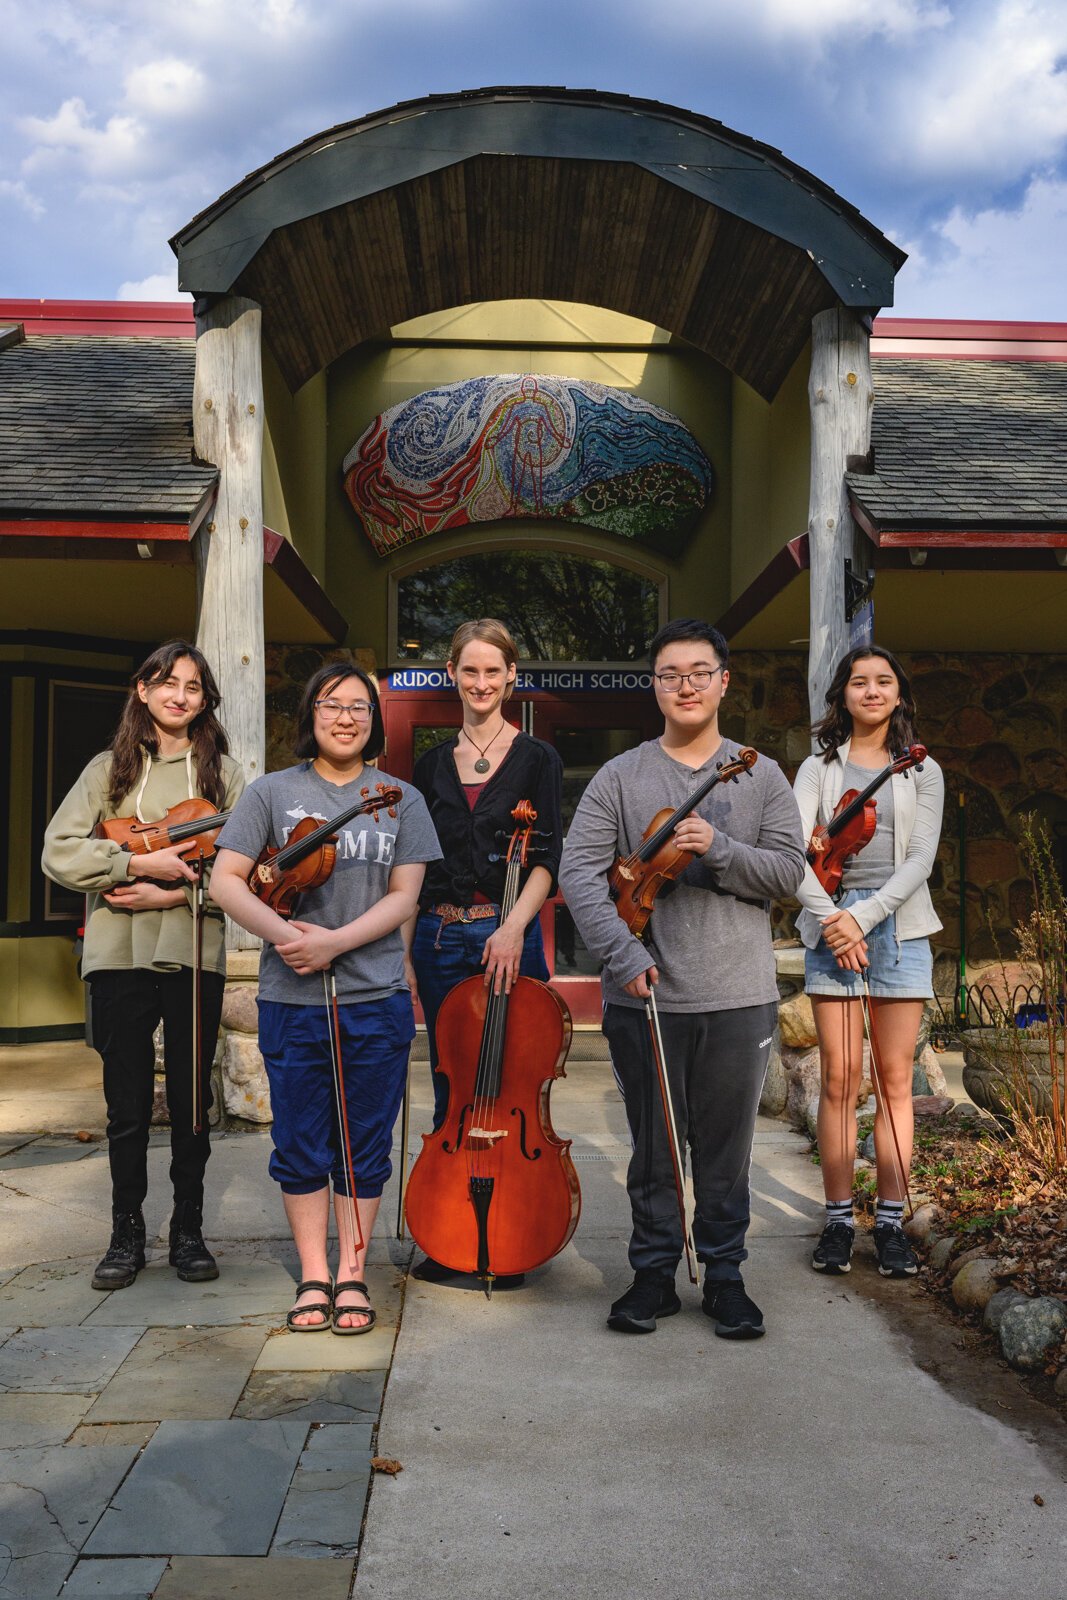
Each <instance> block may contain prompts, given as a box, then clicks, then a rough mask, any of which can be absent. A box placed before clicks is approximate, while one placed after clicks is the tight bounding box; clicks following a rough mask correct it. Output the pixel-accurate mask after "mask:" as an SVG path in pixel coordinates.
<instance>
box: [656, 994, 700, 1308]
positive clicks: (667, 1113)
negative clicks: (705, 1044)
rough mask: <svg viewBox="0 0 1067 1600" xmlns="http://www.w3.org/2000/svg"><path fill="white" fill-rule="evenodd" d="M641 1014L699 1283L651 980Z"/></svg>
mask: <svg viewBox="0 0 1067 1600" xmlns="http://www.w3.org/2000/svg"><path fill="white" fill-rule="evenodd" d="M645 1016H646V1017H647V1018H648V1033H649V1038H650V1040H651V1042H652V1059H653V1061H654V1062H655V1063H656V1076H657V1078H658V1079H659V1092H660V1099H661V1100H662V1102H663V1120H664V1122H665V1124H666V1127H667V1143H668V1145H669V1146H670V1152H671V1166H672V1167H673V1168H674V1192H675V1194H676V1196H677V1199H678V1217H679V1220H680V1221H681V1224H682V1239H683V1241H684V1243H685V1264H686V1266H687V1267H688V1269H689V1282H690V1283H695V1284H699V1282H700V1279H699V1277H698V1276H697V1270H696V1245H695V1244H694V1243H693V1231H692V1229H691V1227H690V1225H689V1217H688V1215H687V1213H686V1208H685V1174H684V1169H683V1165H682V1147H681V1143H680V1141H679V1139H678V1124H677V1122H676V1121H675V1118H674V1101H673V1100H672V1098H671V1086H670V1083H669V1082H668V1079H667V1060H666V1056H665V1054H664V1050H663V1034H662V1033H661V1031H660V1025H659V1011H658V1010H657V1008H656V991H655V989H654V988H653V986H652V984H649V986H648V999H647V1000H646V1001H645Z"/></svg>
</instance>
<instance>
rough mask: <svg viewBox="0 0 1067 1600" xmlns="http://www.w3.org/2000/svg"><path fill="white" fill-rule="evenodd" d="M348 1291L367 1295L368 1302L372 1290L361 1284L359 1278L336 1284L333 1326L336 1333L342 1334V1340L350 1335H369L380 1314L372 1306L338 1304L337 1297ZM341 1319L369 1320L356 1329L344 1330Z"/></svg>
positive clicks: (347, 1279) (334, 1288)
mask: <svg viewBox="0 0 1067 1600" xmlns="http://www.w3.org/2000/svg"><path fill="white" fill-rule="evenodd" d="M346 1289H354V1290H356V1291H357V1292H358V1293H359V1294H365V1295H366V1296H367V1299H368V1301H369V1300H370V1290H369V1289H368V1288H367V1285H366V1284H365V1283H362V1282H360V1280H359V1279H358V1278H345V1279H344V1280H343V1282H341V1283H335V1284H334V1286H333V1317H332V1324H331V1325H332V1327H333V1331H334V1333H336V1334H340V1335H341V1337H342V1338H344V1337H346V1336H347V1335H348V1334H350V1333H369V1332H370V1331H371V1329H372V1328H373V1327H374V1324H375V1323H376V1322H377V1320H378V1313H377V1312H376V1311H375V1310H374V1308H373V1306H370V1305H365V1306H339V1305H338V1304H337V1296H338V1295H339V1294H343V1293H344V1291H345V1290H346ZM339 1317H366V1319H367V1320H366V1322H361V1323H360V1324H359V1326H358V1327H355V1328H353V1327H348V1328H342V1327H341V1326H340V1324H339V1323H338V1318H339Z"/></svg>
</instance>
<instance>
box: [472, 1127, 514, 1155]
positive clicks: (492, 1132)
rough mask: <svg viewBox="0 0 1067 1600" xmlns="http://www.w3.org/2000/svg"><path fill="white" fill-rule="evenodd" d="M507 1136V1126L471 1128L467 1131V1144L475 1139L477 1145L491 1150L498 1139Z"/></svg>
mask: <svg viewBox="0 0 1067 1600" xmlns="http://www.w3.org/2000/svg"><path fill="white" fill-rule="evenodd" d="M507 1136H508V1130H507V1128H471V1129H470V1130H469V1131H468V1133H467V1144H468V1145H471V1144H473V1143H474V1142H475V1141H476V1140H477V1142H478V1144H479V1145H483V1146H487V1147H488V1148H489V1149H490V1150H491V1149H492V1148H493V1146H494V1145H495V1144H496V1142H497V1140H498V1139H506V1138H507Z"/></svg>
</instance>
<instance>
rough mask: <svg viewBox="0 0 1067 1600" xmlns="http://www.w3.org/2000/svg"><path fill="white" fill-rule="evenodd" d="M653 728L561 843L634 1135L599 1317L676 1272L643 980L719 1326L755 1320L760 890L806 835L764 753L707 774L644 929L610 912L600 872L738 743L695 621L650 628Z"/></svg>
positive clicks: (764, 1034) (724, 677)
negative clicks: (623, 1220) (675, 866)
mask: <svg viewBox="0 0 1067 1600" xmlns="http://www.w3.org/2000/svg"><path fill="white" fill-rule="evenodd" d="M649 656H650V659H651V663H652V672H653V676H654V679H655V692H656V699H657V701H658V703H659V707H660V710H661V711H662V712H663V718H664V731H663V735H662V737H661V738H659V739H655V740H651V741H649V742H648V743H646V744H642V745H639V746H638V747H637V748H636V749H635V750H629V751H627V752H626V753H625V754H624V755H621V756H617V757H616V758H615V759H614V760H613V761H609V762H608V763H607V765H606V766H604V767H602V768H601V770H600V771H599V772H598V773H597V774H596V776H595V777H594V778H593V780H592V782H591V783H590V784H589V787H588V788H587V789H586V791H585V793H584V794H583V796H582V799H581V801H580V803H579V805H578V809H577V811H576V813H575V816H574V821H573V822H572V824H571V828H570V832H569V833H568V835H567V841H566V844H565V846H564V851H563V862H562V866H561V869H560V887H561V889H562V890H563V893H564V895H565V896H566V899H567V904H568V906H569V908H570V911H571V914H572V916H573V917H574V920H575V922H576V924H577V925H578V928H579V930H580V932H581V934H582V937H583V939H584V940H585V942H586V945H587V946H588V948H589V949H590V950H591V951H592V952H593V953H594V955H596V956H597V957H599V959H600V960H601V961H602V962H603V974H602V980H601V981H602V988H603V995H604V1033H605V1035H606V1037H607V1040H608V1045H609V1048H610V1050H611V1059H612V1065H613V1067H614V1070H615V1075H616V1078H617V1079H618V1082H619V1086H620V1088H621V1090H622V1093H623V1097H624V1099H625V1102H626V1114H627V1118H628V1121H629V1124H630V1131H631V1134H632V1136H633V1141H634V1153H633V1157H632V1159H631V1162H630V1167H629V1171H628V1174H627V1190H628V1192H629V1196H630V1205H631V1210H632V1214H633V1232H632V1234H631V1239H630V1251H629V1255H630V1265H631V1267H632V1268H633V1270H634V1281H633V1283H632V1284H631V1286H630V1288H629V1289H628V1290H627V1291H626V1293H625V1294H623V1295H622V1296H621V1297H620V1298H619V1299H618V1300H616V1301H615V1303H614V1305H613V1306H612V1308H611V1314H610V1316H609V1317H608V1325H609V1327H612V1328H615V1329H617V1330H619V1331H620V1332H626V1333H652V1332H654V1330H655V1327H656V1318H657V1317H662V1316H671V1315H673V1313H674V1312H676V1311H678V1310H680V1309H681V1302H680V1301H679V1299H678V1296H677V1294H676V1293H675V1289H674V1275H675V1271H676V1268H677V1265H678V1261H679V1259H680V1256H681V1253H682V1243H683V1240H682V1229H681V1223H680V1219H679V1215H678V1207H677V1199H676V1194H675V1185H674V1175H673V1168H672V1162H671V1153H670V1145H669V1141H668V1135H667V1130H666V1126H665V1122H664V1115H663V1110H662V1106H661V1104H660V1098H659V1092H658V1088H657V1085H656V1073H655V1067H654V1063H653V1058H652V1052H651V1043H650V1038H649V1022H648V1018H647V1017H646V1015H645V1006H646V1001H647V998H648V995H649V986H650V985H654V986H655V992H656V996H657V1002H658V1010H659V1012H660V1018H661V1025H662V1034H663V1043H664V1055H665V1058H666V1068H667V1076H668V1081H669V1084H670V1089H671V1097H672V1099H673V1103H674V1113H675V1121H676V1123H677V1128H678V1137H679V1143H680V1145H681V1148H682V1152H683V1159H684V1150H685V1146H686V1143H687V1142H688V1145H689V1148H690V1150H691V1152H692V1163H693V1185H694V1190H695V1193H696V1213H695V1217H694V1220H693V1240H694V1243H695V1246H696V1253H697V1256H698V1258H699V1259H700V1260H701V1261H702V1262H703V1263H704V1267H705V1280H704V1300H703V1309H704V1311H705V1312H706V1313H707V1314H708V1316H710V1317H711V1318H712V1320H713V1321H714V1323H715V1332H716V1333H717V1334H719V1335H720V1336H721V1337H722V1338H727V1339H754V1338H758V1337H759V1336H760V1335H761V1334H762V1333H763V1332H764V1325H763V1317H762V1314H761V1313H760V1310H759V1308H758V1307H757V1306H756V1305H755V1303H754V1302H753V1301H752V1300H751V1299H750V1298H749V1296H748V1295H747V1294H746V1293H745V1287H744V1282H743V1280H742V1277H741V1271H740V1264H741V1262H742V1261H744V1260H745V1259H746V1254H747V1252H746V1250H745V1234H746V1232H747V1229H748V1222H749V1186H748V1168H749V1162H750V1159H751V1151H752V1134H753V1130H754V1127H755V1120H756V1112H757V1110H758V1107H759V1097H760V1091H761V1089H762V1086H763V1079H764V1076H765V1074H766V1071H767V1062H768V1058H769V1052H770V1044H771V1038H772V1036H773V1033H774V1027H775V1022H776V1018H777V1002H778V989H777V984H776V982H775V969H774V953H773V950H772V947H771V933H770V915H769V911H770V907H769V902H770V901H771V900H773V899H776V898H779V897H780V896H783V895H790V894H792V893H793V892H794V891H795V889H796V888H797V885H798V884H799V883H800V880H801V878H802V877H803V874H804V838H803V834H802V831H801V825H800V814H799V812H798V810H797V806H796V802H795V800H794V799H793V794H792V791H791V789H790V787H789V784H788V783H787V781H786V779H785V777H784V775H783V773H782V772H781V770H780V768H779V767H778V765H777V764H776V763H775V762H773V761H770V760H768V759H767V758H766V757H760V758H759V759H758V760H757V762H756V763H755V765H754V766H753V767H752V768H751V770H749V771H747V772H742V773H740V774H739V775H738V777H737V779H736V781H734V782H727V783H722V784H719V785H717V786H716V787H714V788H713V789H712V790H711V791H710V793H709V794H708V795H707V796H706V797H705V799H704V800H702V801H701V802H700V803H699V804H698V806H697V807H696V808H695V810H693V811H692V812H690V814H689V815H688V816H687V817H685V818H684V819H683V820H682V821H681V822H679V824H678V825H677V828H676V829H675V834H674V840H675V843H676V844H677V845H678V846H679V847H680V848H681V849H683V850H688V851H691V852H692V854H693V863H692V865H691V866H689V867H687V868H686V870H685V872H684V873H683V875H682V877H681V879H680V880H679V882H678V884H677V886H676V887H675V888H673V889H671V888H668V889H666V890H665V891H661V893H660V895H659V898H658V899H657V901H656V906H655V910H654V912H653V914H652V919H651V923H650V926H649V930H648V935H647V936H646V938H645V940H644V941H642V940H640V939H638V938H636V937H635V936H634V935H633V934H632V933H631V932H630V931H629V928H628V927H627V926H626V924H625V923H624V922H623V920H622V918H621V917H620V916H619V915H618V914H617V912H616V909H615V906H614V903H613V901H612V898H611V895H610V893H609V889H608V872H609V870H610V868H611V866H612V864H613V862H614V861H615V858H616V857H617V856H620V855H622V856H624V857H625V856H628V855H630V854H631V853H632V852H633V851H634V850H636V849H637V848H638V846H639V845H640V843H641V840H642V836H643V835H644V833H645V830H646V829H647V828H648V825H649V823H650V822H651V820H652V818H653V816H654V815H655V814H656V812H657V811H660V810H662V809H663V807H665V806H670V807H671V808H672V809H674V810H676V809H678V808H680V807H682V806H684V805H685V804H686V803H687V801H688V800H689V797H690V796H691V795H692V794H693V793H694V792H695V791H696V790H697V789H698V788H699V787H700V786H701V785H702V784H703V783H705V782H706V781H707V779H708V778H709V777H710V776H711V775H712V773H714V771H715V770H716V767H717V766H718V765H719V764H720V763H726V762H729V761H732V760H733V759H735V758H736V756H737V754H738V750H739V748H740V747H739V746H738V745H736V744H735V743H734V742H733V741H732V740H729V739H724V738H723V736H722V735H721V733H720V732H719V705H720V703H721V701H722V698H723V695H724V694H725V693H726V689H727V685H728V683H729V677H730V675H729V672H728V670H727V663H728V661H729V647H728V645H727V643H726V640H725V639H724V638H723V636H722V634H721V633H719V631H718V630H717V629H716V628H713V627H711V626H710V625H709V624H708V623H706V622H701V621H697V620H695V619H688V620H684V621H677V622H671V623H668V624H667V625H666V627H664V628H661V629H660V631H659V633H657V635H656V637H655V638H654V639H653V640H652V643H651V645H650V647H649Z"/></svg>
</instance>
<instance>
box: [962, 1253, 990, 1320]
mask: <svg viewBox="0 0 1067 1600" xmlns="http://www.w3.org/2000/svg"><path fill="white" fill-rule="evenodd" d="M996 1292H997V1263H996V1261H995V1260H994V1259H993V1258H992V1257H991V1256H983V1257H982V1258H981V1260H979V1261H965V1262H964V1264H963V1266H962V1267H961V1268H960V1270H959V1271H958V1272H957V1274H956V1276H955V1277H954V1278H953V1280H952V1298H953V1300H955V1302H956V1304H957V1305H958V1306H959V1308H960V1310H961V1311H982V1310H984V1308H985V1307H986V1306H987V1305H988V1304H989V1302H990V1300H992V1298H993V1296H994V1295H995V1294H996Z"/></svg>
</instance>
